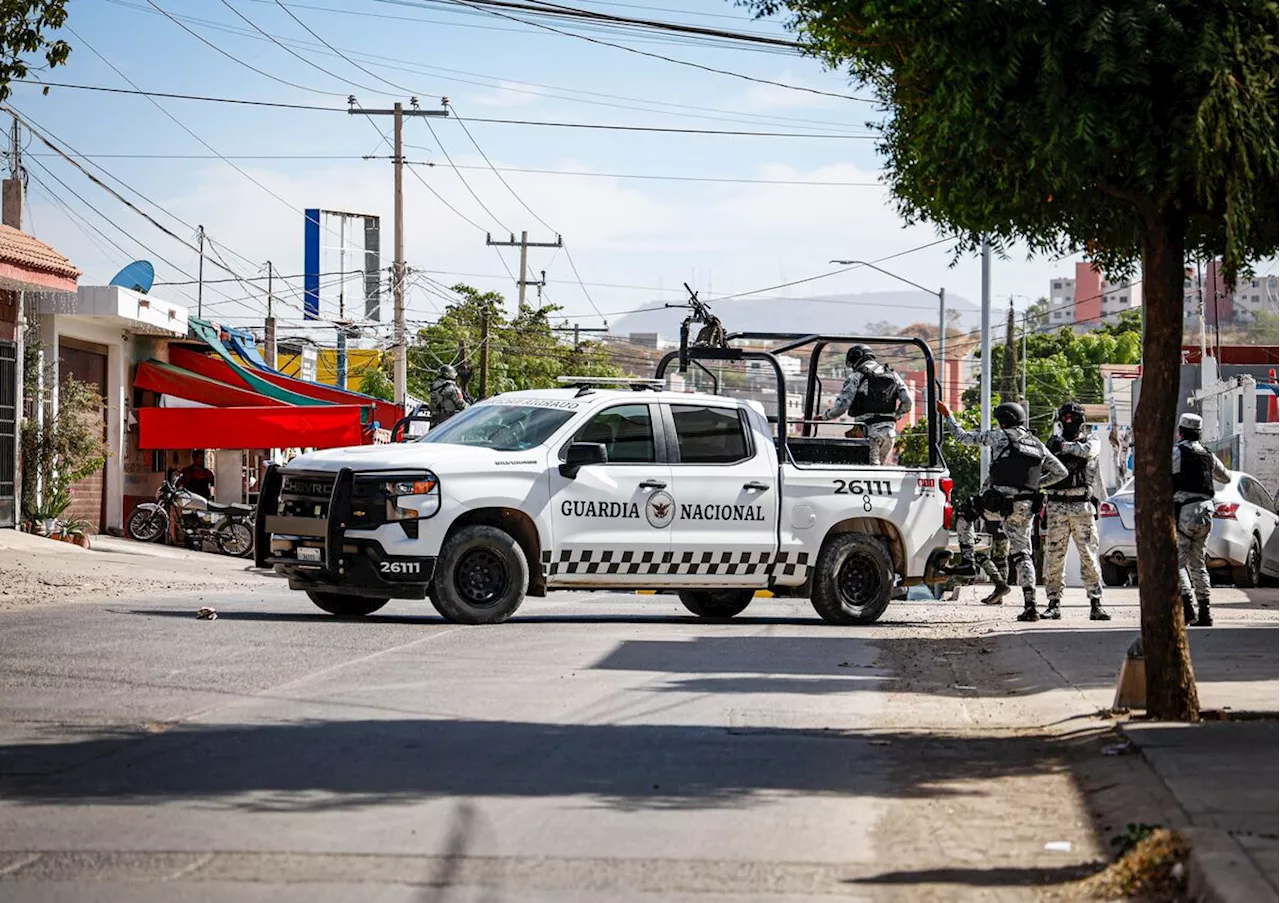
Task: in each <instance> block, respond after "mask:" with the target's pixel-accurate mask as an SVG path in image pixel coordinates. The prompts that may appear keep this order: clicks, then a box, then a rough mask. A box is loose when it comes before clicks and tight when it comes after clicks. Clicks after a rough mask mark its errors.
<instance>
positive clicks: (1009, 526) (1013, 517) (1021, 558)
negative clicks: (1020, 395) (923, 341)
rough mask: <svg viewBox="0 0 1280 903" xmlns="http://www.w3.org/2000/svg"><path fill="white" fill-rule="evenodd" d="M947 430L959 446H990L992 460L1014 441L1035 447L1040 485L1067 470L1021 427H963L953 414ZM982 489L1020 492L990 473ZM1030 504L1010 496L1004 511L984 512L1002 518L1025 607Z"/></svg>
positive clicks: (1029, 583)
mask: <svg viewBox="0 0 1280 903" xmlns="http://www.w3.org/2000/svg"><path fill="white" fill-rule="evenodd" d="M946 423H947V432H949V433H950V434H951V436H952V438H954V439H955V440H956V441H957V442H959V443H961V444H962V445H985V446H987V447H988V448H990V449H991V458H992V460H993V461H996V460H998V459H1000V458H1001V457H1003V456H1004V455H1005V454H1006V453H1008V451H1009V449H1010V446H1011V445H1013V444H1014V443H1015V442H1018V443H1023V444H1025V445H1027V446H1030V447H1034V448H1038V449H1039V451H1040V454H1041V455H1042V460H1041V464H1040V486H1041V487H1044V486H1048V485H1050V484H1052V483H1056V482H1058V481H1059V480H1061V479H1062V478H1063V477H1065V476H1066V475H1067V469H1066V468H1065V467H1063V466H1062V464H1061V462H1059V461H1058V459H1057V458H1055V457H1054V456H1053V455H1051V454H1049V451H1048V449H1046V448H1045V447H1044V444H1043V443H1042V442H1041V441H1040V440H1039V439H1037V438H1036V437H1035V436H1034V435H1032V434H1031V433H1030V432H1029V431H1028V430H1027V429H1026V428H1025V427H1011V428H1010V429H994V430H966V429H965V428H964V427H962V426H961V425H960V424H958V423H956V420H955V418H954V417H948V418H947V421H946ZM982 488H983V491H984V492H985V491H986V490H987V489H991V488H994V489H995V490H996V491H997V492H999V493H1000V494H1001V495H1004V496H1017V495H1020V494H1022V493H1021V492H1020V491H1019V490H1016V489H1011V488H1009V487H1006V486H995V487H992V486H991V476H990V474H988V476H987V480H986V482H985V483H983V486H982ZM1032 509H1033V504H1032V502H1031V500H1030V499H1017V498H1015V499H1013V501H1012V510H1011V511H1010V512H1009V513H1008V514H1001V513H999V512H996V511H990V510H987V511H984V512H983V515H984V517H986V519H987V520H991V521H1002V522H1003V524H1004V530H1005V533H1006V535H1007V536H1008V542H1009V557H1010V559H1011V560H1012V561H1013V562H1014V565H1015V566H1016V568H1017V576H1018V585H1019V586H1021V587H1022V593H1023V596H1024V598H1025V599H1026V600H1027V604H1028V605H1029V606H1031V605H1033V604H1034V598H1035V591H1036V565H1035V561H1034V560H1033V559H1032V557H1031V556H1032V548H1031V527H1032V521H1033V520H1034V518H1035V513H1034V512H1033V510H1032Z"/></svg>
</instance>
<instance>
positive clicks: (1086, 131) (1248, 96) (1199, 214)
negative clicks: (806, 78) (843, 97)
mask: <svg viewBox="0 0 1280 903" xmlns="http://www.w3.org/2000/svg"><path fill="white" fill-rule="evenodd" d="M740 2H743V3H746V4H747V5H749V6H751V7H753V8H754V9H755V10H756V11H757V12H758V13H760V14H771V13H775V12H779V11H783V10H788V11H789V13H790V16H789V20H788V22H789V25H790V26H791V27H792V28H793V29H795V30H796V31H798V32H799V33H800V35H801V38H802V41H803V42H804V43H805V45H806V47H807V48H808V49H809V51H810V52H811V53H813V54H815V55H817V56H819V57H821V58H822V59H824V60H825V61H826V62H827V63H828V64H829V65H831V66H833V67H838V68H843V69H846V70H847V71H848V72H849V74H850V75H851V76H852V78H853V79H854V80H855V81H857V82H860V83H861V84H862V85H864V86H865V87H867V88H869V89H870V91H871V92H872V93H873V94H874V96H875V100H876V101H877V102H878V104H879V105H880V106H881V108H882V109H883V110H884V111H885V115H884V116H883V117H882V118H881V119H880V120H879V121H877V122H873V123H872V124H871V125H872V126H873V127H874V128H877V129H878V130H879V131H880V134H881V138H882V140H881V141H880V144H879V149H880V151H881V152H882V153H883V154H884V155H885V157H886V168H887V171H888V172H887V176H886V182H887V184H888V185H889V188H890V190H891V191H892V193H893V196H894V198H895V199H896V201H897V205H898V208H899V211H900V212H901V213H902V215H903V216H904V218H905V219H906V220H907V221H908V222H912V223H914V222H920V221H928V222H932V223H934V224H935V225H936V226H937V228H938V229H939V230H940V231H941V232H942V234H946V235H957V236H959V238H958V241H957V248H958V250H959V251H961V252H965V251H973V250H976V249H977V248H978V246H979V244H980V243H981V242H982V240H983V239H984V238H987V239H989V240H990V241H991V243H992V245H993V246H994V248H995V249H996V251H997V252H1000V251H1002V250H1003V249H1006V248H1008V247H1010V246H1012V245H1013V244H1014V243H1015V242H1021V243H1023V244H1025V245H1026V246H1027V247H1029V248H1030V249H1031V250H1032V251H1033V252H1036V253H1048V254H1054V255H1062V254H1067V253H1074V252H1078V251H1084V252H1085V253H1086V255H1087V256H1088V258H1089V259H1090V260H1091V261H1093V262H1094V263H1096V264H1097V265H1098V266H1099V267H1100V268H1101V269H1102V270H1103V271H1104V272H1105V273H1106V274H1107V276H1108V278H1112V279H1123V278H1127V277H1128V276H1129V274H1131V273H1132V271H1133V269H1134V263H1135V262H1136V261H1141V264H1142V279H1143V300H1144V306H1145V308H1146V332H1145V335H1144V338H1143V368H1144V372H1143V391H1142V400H1141V404H1140V405H1139V406H1138V409H1137V411H1136V412H1135V415H1134V432H1135V438H1136V442H1137V444H1136V450H1135V455H1134V459H1135V461H1136V466H1137V473H1136V478H1137V499H1136V507H1137V541H1138V573H1139V585H1140V587H1141V603H1142V639H1143V648H1144V651H1145V654H1146V669H1147V711H1148V712H1149V713H1150V714H1151V715H1152V716H1154V717H1157V718H1161V719H1166V720H1194V719H1196V718H1197V717H1198V715H1199V701H1198V698H1197V695H1196V690H1195V680H1194V677H1193V675H1192V671H1191V658H1190V653H1189V651H1188V648H1187V641H1186V632H1185V629H1184V627H1185V625H1184V624H1183V622H1182V615H1181V608H1180V606H1178V605H1176V604H1175V601H1176V599H1177V596H1178V588H1177V559H1176V545H1175V525H1174V517H1173V479H1172V474H1171V472H1170V471H1171V468H1170V464H1169V458H1170V446H1171V445H1172V443H1173V439H1174V426H1175V423H1174V419H1175V416H1176V413H1177V407H1178V398H1177V393H1178V367H1179V363H1180V346H1181V344H1182V285H1183V266H1184V264H1185V263H1186V261H1187V259H1188V257H1189V256H1191V255H1195V256H1198V257H1200V258H1209V259H1212V258H1213V257H1216V256H1218V255H1221V256H1222V258H1223V271H1224V273H1223V275H1224V278H1225V279H1226V281H1227V282H1228V283H1231V282H1233V281H1234V279H1235V277H1236V275H1237V273H1239V272H1241V271H1242V270H1244V269H1245V268H1246V267H1247V263H1248V261H1251V260H1258V259H1261V258H1263V257H1266V256H1270V255H1271V254H1272V253H1274V252H1275V250H1276V247H1277V205H1276V196H1277V192H1278V189H1280V184H1278V182H1277V172H1278V170H1280V166H1278V163H1280V153H1278V152H1277V144H1276V133H1277V119H1278V117H1277V100H1276V97H1277V93H1276V88H1277V65H1276V64H1277V56H1278V55H1280V54H1278V53H1277V41H1276V33H1277V14H1276V4H1275V3H1274V2H1273V0H1060V2H1055V3H1044V2H1040V0H971V2H968V3H956V2H954V0H905V2H904V0H740Z"/></svg>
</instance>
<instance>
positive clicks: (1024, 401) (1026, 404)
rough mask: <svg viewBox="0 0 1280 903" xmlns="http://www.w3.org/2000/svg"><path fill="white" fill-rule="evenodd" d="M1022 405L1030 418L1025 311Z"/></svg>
mask: <svg viewBox="0 0 1280 903" xmlns="http://www.w3.org/2000/svg"><path fill="white" fill-rule="evenodd" d="M1022 406H1023V408H1025V409H1026V411H1027V420H1028V421H1030V420H1031V399H1030V398H1029V397H1028V396H1027V312H1026V311H1025V310H1024V311H1023V312H1022Z"/></svg>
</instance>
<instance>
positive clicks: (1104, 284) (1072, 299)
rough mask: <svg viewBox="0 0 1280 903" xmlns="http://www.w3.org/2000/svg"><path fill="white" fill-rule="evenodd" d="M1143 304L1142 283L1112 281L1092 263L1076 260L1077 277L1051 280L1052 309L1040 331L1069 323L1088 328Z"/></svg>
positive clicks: (1068, 324) (1054, 328)
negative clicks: (1077, 261) (1104, 276)
mask: <svg viewBox="0 0 1280 903" xmlns="http://www.w3.org/2000/svg"><path fill="white" fill-rule="evenodd" d="M1141 306H1142V282H1141V281H1140V280H1136V279H1135V280H1126V281H1122V282H1111V281H1110V280H1107V279H1105V278H1103V276H1102V274H1101V273H1100V272H1098V271H1097V270H1096V269H1094V268H1093V265H1092V264H1089V263H1077V264H1076V272H1075V278H1072V279H1068V278H1065V277H1059V278H1057V279H1053V280H1051V281H1050V282H1049V311H1048V314H1047V316H1046V317H1045V320H1044V322H1043V323H1041V324H1040V331H1041V332H1049V331H1052V330H1057V329H1061V328H1062V327H1064V326H1070V327H1072V328H1074V329H1076V330H1077V331H1081V332H1083V331H1086V330H1089V329H1093V328H1094V327H1096V326H1098V325H1100V324H1102V323H1107V322H1111V321H1113V320H1115V319H1116V318H1117V317H1118V316H1119V315H1120V314H1121V313H1122V312H1123V311H1126V310H1132V309H1134V308H1138V307H1141Z"/></svg>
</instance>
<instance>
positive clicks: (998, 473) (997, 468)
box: [991, 429, 1044, 492]
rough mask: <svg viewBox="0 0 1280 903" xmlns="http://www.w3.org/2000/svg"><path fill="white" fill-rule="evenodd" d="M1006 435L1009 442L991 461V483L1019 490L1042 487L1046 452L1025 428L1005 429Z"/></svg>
mask: <svg viewBox="0 0 1280 903" xmlns="http://www.w3.org/2000/svg"><path fill="white" fill-rule="evenodd" d="M1004 435H1005V438H1006V439H1008V440H1009V442H1008V444H1007V445H1006V446H1005V447H1004V451H1003V452H1001V453H1000V455H999V457H997V458H996V459H995V460H994V461H992V462H991V485H992V486H1000V487H1002V488H1005V489H1015V490H1017V491H1018V492H1035V491H1036V490H1038V489H1039V488H1040V469H1041V468H1042V467H1043V466H1044V453H1043V452H1042V451H1041V450H1040V447H1039V444H1038V443H1037V442H1036V441H1035V439H1034V438H1033V437H1032V436H1031V434H1030V433H1028V432H1027V431H1026V430H1024V429H1017V430H1005V431H1004Z"/></svg>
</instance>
